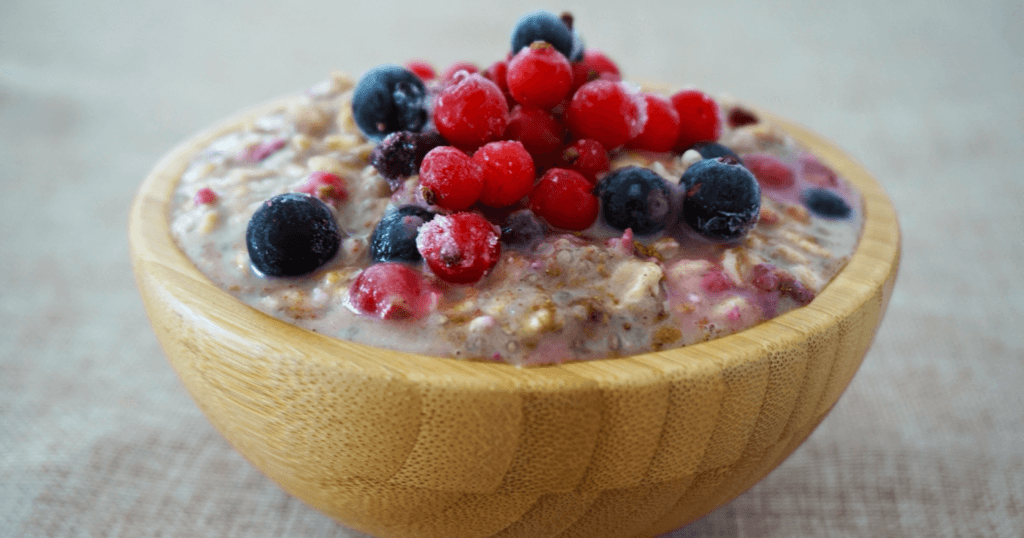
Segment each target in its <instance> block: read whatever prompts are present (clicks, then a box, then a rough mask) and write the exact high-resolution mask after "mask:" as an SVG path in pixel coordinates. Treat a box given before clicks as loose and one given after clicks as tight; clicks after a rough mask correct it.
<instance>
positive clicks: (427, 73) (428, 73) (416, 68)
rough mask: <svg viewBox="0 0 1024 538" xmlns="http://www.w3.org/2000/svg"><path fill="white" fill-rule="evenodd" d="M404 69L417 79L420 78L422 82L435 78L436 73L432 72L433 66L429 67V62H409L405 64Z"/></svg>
mask: <svg viewBox="0 0 1024 538" xmlns="http://www.w3.org/2000/svg"><path fill="white" fill-rule="evenodd" d="M405 67H406V69H408V70H409V71H412V72H413V73H414V74H415V75H416V76H417V77H420V80H422V81H423V82H430V81H431V80H434V79H435V78H437V71H434V66H432V65H430V62H425V61H423V60H410V61H409V63H407V64H405Z"/></svg>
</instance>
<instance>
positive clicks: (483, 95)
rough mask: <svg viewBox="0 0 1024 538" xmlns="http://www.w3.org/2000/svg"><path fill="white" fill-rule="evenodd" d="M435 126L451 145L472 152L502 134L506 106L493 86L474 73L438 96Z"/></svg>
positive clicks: (503, 98) (502, 96) (458, 77)
mask: <svg viewBox="0 0 1024 538" xmlns="http://www.w3.org/2000/svg"><path fill="white" fill-rule="evenodd" d="M434 124H435V126H436V127H437V131H438V132H439V133H441V136H443V137H444V138H445V139H446V140H448V141H449V142H451V143H452V144H453V145H456V146H460V147H465V148H469V149H475V148H478V147H480V146H482V145H484V144H486V143H488V142H490V141H492V140H497V139H498V137H500V136H501V134H502V133H503V132H505V125H507V124H508V103H507V102H506V101H505V95H504V94H502V92H501V88H499V87H498V86H497V85H496V84H495V83H493V82H491V81H490V80H487V79H486V78H484V77H483V76H481V75H479V74H476V73H473V74H469V75H465V74H463V75H460V76H456V80H455V82H453V83H452V84H451V85H449V86H447V87H445V88H444V89H443V90H441V93H440V94H438V96H437V100H436V101H435V104H434Z"/></svg>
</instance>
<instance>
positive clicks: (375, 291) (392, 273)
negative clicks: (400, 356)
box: [347, 263, 440, 319]
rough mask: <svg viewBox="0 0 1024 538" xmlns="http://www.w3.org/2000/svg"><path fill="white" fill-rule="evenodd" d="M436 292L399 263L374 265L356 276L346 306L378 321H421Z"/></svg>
mask: <svg viewBox="0 0 1024 538" xmlns="http://www.w3.org/2000/svg"><path fill="white" fill-rule="evenodd" d="M439 296H440V292H439V291H438V290H436V289H435V288H434V286H433V285H431V283H430V282H428V281H427V280H426V279H424V278H423V276H422V275H421V274H420V273H419V272H418V271H416V270H414V269H412V268H410V267H409V266H407V265H403V264H401V263H378V264H375V265H371V266H369V267H367V268H366V269H364V270H363V272H362V273H359V276H358V277H356V280H355V282H353V283H352V287H351V288H349V290H348V300H347V304H348V306H349V307H350V308H352V309H353V310H355V311H356V312H358V313H360V314H367V315H370V316H376V317H378V318H380V319H417V318H421V317H423V316H425V315H427V314H428V313H430V311H431V310H433V309H434V305H436V304H437V300H438V297H439Z"/></svg>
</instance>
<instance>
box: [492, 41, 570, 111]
mask: <svg viewBox="0 0 1024 538" xmlns="http://www.w3.org/2000/svg"><path fill="white" fill-rule="evenodd" d="M505 77H506V81H507V82H508V90H509V91H510V92H511V93H512V97H513V98H515V100H516V102H518V103H520V104H523V105H527V106H532V107H537V108H542V109H545V110H550V109H552V108H554V106H555V105H557V104H558V103H561V102H562V99H565V96H566V95H568V94H569V89H570V88H571V86H572V67H570V65H569V60H567V59H566V58H565V56H563V55H562V53H560V52H558V51H557V50H555V48H554V47H552V46H551V45H550V44H548V43H545V42H543V41H537V42H534V43H533V44H532V45H530V46H529V47H526V48H524V49H522V50H521V51H519V52H518V53H517V54H516V55H515V56H514V57H513V58H512V61H510V62H509V63H508V73H507V74H506V75H505Z"/></svg>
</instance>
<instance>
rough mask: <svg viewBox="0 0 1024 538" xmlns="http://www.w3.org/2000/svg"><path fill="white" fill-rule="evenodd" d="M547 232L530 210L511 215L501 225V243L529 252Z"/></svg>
mask: <svg viewBox="0 0 1024 538" xmlns="http://www.w3.org/2000/svg"><path fill="white" fill-rule="evenodd" d="M546 232H547V230H546V229H545V227H544V223H542V222H541V221H540V220H539V219H537V215H535V214H534V213H533V211H530V210H529V209H521V210H519V211H516V212H514V213H512V214H510V215H509V216H508V217H506V218H505V221H504V222H502V224H501V242H502V243H504V244H505V245H506V246H509V247H514V248H520V249H523V250H527V249H530V248H532V247H533V246H534V245H536V244H537V243H538V242H540V240H541V239H543V238H544V234H545V233H546Z"/></svg>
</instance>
